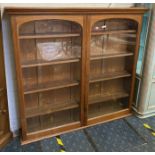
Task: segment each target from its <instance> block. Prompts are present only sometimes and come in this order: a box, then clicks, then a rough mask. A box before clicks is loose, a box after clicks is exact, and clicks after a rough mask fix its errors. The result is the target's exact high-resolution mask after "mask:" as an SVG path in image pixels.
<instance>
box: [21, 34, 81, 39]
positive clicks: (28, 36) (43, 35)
mask: <svg viewBox="0 0 155 155" xmlns="http://www.w3.org/2000/svg"><path fill="white" fill-rule="evenodd" d="M79 36H80V34H79V33H63V34H61V33H60V34H59V33H58V34H34V35H21V36H19V37H18V38H19V39H41V38H42V39H43V38H68V37H79Z"/></svg>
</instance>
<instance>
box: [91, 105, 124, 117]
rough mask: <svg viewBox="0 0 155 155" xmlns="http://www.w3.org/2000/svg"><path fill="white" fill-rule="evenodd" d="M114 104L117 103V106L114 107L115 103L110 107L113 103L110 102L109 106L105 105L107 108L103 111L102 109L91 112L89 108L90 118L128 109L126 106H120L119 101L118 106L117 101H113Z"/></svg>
mask: <svg viewBox="0 0 155 155" xmlns="http://www.w3.org/2000/svg"><path fill="white" fill-rule="evenodd" d="M113 104H115V107H113V105H112V107H110V106H111V105H110V104H109V106H108V107H105V109H104V110H103V111H101V110H100V111H94V112H89V110H88V119H90V118H95V117H100V116H104V115H110V114H113V113H115V112H119V111H122V110H124V109H126V107H122V106H120V105H119V103H118V106H116V105H117V103H113Z"/></svg>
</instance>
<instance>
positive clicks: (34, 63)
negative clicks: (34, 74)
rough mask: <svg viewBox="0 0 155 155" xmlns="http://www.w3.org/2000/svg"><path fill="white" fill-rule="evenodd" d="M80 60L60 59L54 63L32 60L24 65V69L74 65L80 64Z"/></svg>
mask: <svg viewBox="0 0 155 155" xmlns="http://www.w3.org/2000/svg"><path fill="white" fill-rule="evenodd" d="M79 61H80V59H79V58H68V59H63V60H62V59H61V60H60V59H59V60H53V61H42V60H38V61H37V60H32V61H28V62H25V63H23V64H22V68H31V67H39V66H49V65H57V64H66V63H73V62H79Z"/></svg>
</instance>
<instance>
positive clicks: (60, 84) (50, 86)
mask: <svg viewBox="0 0 155 155" xmlns="http://www.w3.org/2000/svg"><path fill="white" fill-rule="evenodd" d="M77 85H79V82H78V81H76V80H73V81H56V82H49V83H45V84H40V85H34V86H33V87H31V88H27V89H26V88H25V91H24V95H27V94H33V93H38V92H44V91H50V90H55V89H60V88H66V87H72V86H77Z"/></svg>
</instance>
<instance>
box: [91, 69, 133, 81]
mask: <svg viewBox="0 0 155 155" xmlns="http://www.w3.org/2000/svg"><path fill="white" fill-rule="evenodd" d="M130 76H131V74H130V73H128V72H127V71H122V72H114V73H107V74H103V75H100V76H98V77H92V78H90V80H89V82H90V83H94V82H99V81H106V80H112V79H118V78H124V77H130Z"/></svg>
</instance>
